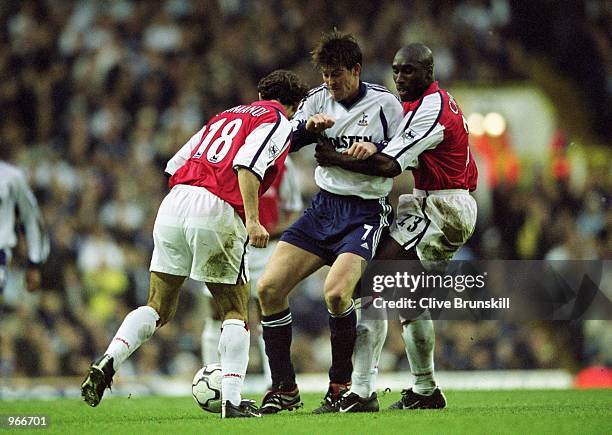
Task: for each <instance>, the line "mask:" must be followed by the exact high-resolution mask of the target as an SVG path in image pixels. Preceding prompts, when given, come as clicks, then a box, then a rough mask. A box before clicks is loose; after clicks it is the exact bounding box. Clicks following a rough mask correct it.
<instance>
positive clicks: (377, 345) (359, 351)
mask: <svg viewBox="0 0 612 435" xmlns="http://www.w3.org/2000/svg"><path fill="white" fill-rule="evenodd" d="M386 337H387V321H386V320H363V319H362V313H361V309H359V310H357V339H356V341H355V350H354V352H353V359H354V361H353V374H352V376H351V392H353V393H355V394H357V395H359V396H360V397H370V395H371V394H372V393H373V392H374V391H376V378H377V377H378V362H379V361H380V354H381V353H382V349H383V345H384V344H385V338H386Z"/></svg>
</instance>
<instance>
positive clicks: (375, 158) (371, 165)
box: [315, 140, 402, 178]
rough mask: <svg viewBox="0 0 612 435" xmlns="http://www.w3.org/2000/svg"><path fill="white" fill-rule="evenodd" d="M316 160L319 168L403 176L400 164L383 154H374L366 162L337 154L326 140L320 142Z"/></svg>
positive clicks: (375, 174) (389, 176)
mask: <svg viewBox="0 0 612 435" xmlns="http://www.w3.org/2000/svg"><path fill="white" fill-rule="evenodd" d="M315 159H316V161H317V163H318V164H319V166H339V167H341V168H343V169H346V170H347V171H351V172H357V173H360V174H365V175H373V176H378V177H388V178H393V177H395V176H397V175H399V174H401V172H402V169H401V168H400V166H399V164H398V163H397V162H396V161H395V160H393V159H390V158H388V157H386V156H383V155H382V154H378V153H377V154H373V155H371V156H370V157H368V158H367V159H365V160H359V159H356V158H355V157H352V156H349V155H346V154H342V153H339V152H336V150H335V149H334V147H333V146H332V145H331V144H330V143H329V142H327V141H325V140H319V143H318V144H317V146H316V147H315Z"/></svg>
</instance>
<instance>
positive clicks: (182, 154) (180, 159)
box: [164, 125, 206, 175]
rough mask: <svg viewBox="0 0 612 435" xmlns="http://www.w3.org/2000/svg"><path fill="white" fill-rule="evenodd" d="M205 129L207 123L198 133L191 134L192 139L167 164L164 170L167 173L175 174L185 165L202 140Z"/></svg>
mask: <svg viewBox="0 0 612 435" xmlns="http://www.w3.org/2000/svg"><path fill="white" fill-rule="evenodd" d="M204 130H206V125H205V126H204V127H202V128H201V129H200V130H199V131H198V132H197V133H196V134H194V135H193V136H191V139H189V140H188V141H187V143H186V144H185V145H183V146H182V147H181V149H180V150H178V152H177V153H176V154H175V155H174V156H173V157H172V158H171V159H170V160H169V161H168V163H167V164H166V169H165V170H164V172H165V173H166V174H169V175H174V173H175V172H176V171H178V170H179V168H180V167H181V166H183V165H184V164H185V162H186V161H187V160H189V158H190V157H191V155H192V154H193V150H194V149H195V147H197V146H198V144H199V143H200V141H201V140H202V135H203V134H204Z"/></svg>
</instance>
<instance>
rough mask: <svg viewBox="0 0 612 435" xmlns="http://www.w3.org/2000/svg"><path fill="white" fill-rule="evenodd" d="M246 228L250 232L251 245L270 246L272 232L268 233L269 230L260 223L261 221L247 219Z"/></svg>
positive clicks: (258, 246) (257, 246)
mask: <svg viewBox="0 0 612 435" xmlns="http://www.w3.org/2000/svg"><path fill="white" fill-rule="evenodd" d="M246 229H247V233H248V234H249V245H251V246H254V247H256V248H265V247H266V246H268V240H269V239H270V234H268V231H267V230H266V229H265V228H264V226H263V225H262V224H260V223H259V221H254V220H248V219H247V221H246Z"/></svg>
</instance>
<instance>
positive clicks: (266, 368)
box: [257, 323, 272, 385]
mask: <svg viewBox="0 0 612 435" xmlns="http://www.w3.org/2000/svg"><path fill="white" fill-rule="evenodd" d="M257 331H258V332H259V336H258V337H257V347H258V348H259V354H260V355H261V368H262V370H263V377H264V380H265V381H266V385H272V372H271V371H270V363H269V362H268V355H266V342H265V341H264V338H263V327H262V326H261V323H258V324H257Z"/></svg>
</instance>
